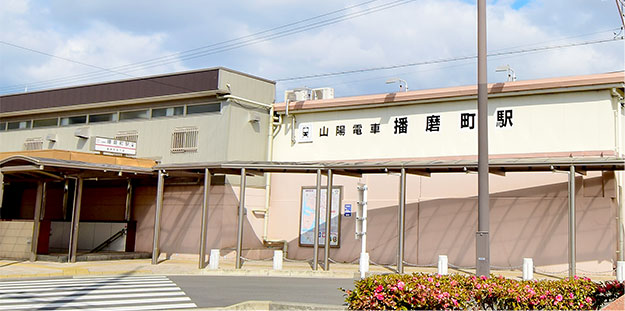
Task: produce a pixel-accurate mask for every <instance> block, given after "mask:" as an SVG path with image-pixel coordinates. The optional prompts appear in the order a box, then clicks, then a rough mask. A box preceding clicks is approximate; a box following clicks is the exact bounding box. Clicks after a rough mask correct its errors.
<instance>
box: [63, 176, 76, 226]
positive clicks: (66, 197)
mask: <svg viewBox="0 0 625 311" xmlns="http://www.w3.org/2000/svg"><path fill="white" fill-rule="evenodd" d="M74 189H75V188H74ZM68 201H69V179H67V178H66V179H65V185H64V186H63V220H67V203H68Z"/></svg>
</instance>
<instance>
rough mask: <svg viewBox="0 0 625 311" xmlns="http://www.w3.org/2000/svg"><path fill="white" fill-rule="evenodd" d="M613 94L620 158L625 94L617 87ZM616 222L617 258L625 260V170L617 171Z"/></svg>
mask: <svg viewBox="0 0 625 311" xmlns="http://www.w3.org/2000/svg"><path fill="white" fill-rule="evenodd" d="M612 96H613V97H615V98H616V111H615V112H616V124H615V127H614V131H615V135H614V136H615V137H614V138H615V139H616V140H617V141H616V144H615V146H616V155H617V156H618V157H620V158H622V157H623V155H624V154H625V153H624V150H623V148H624V147H623V138H624V137H623V130H624V129H623V106H622V105H623V104H625V102H623V103H622V101H623V96H621V94H620V93H619V92H618V91H617V89H616V88H613V89H612ZM615 175H616V177H617V178H616V204H617V211H616V223H617V242H616V243H617V245H616V258H617V261H625V245H624V239H625V228H624V224H623V220H624V219H625V211H624V207H623V203H624V202H623V201H624V200H625V191H624V190H625V172H616V174H615Z"/></svg>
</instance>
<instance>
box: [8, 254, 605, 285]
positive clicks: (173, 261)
mask: <svg viewBox="0 0 625 311" xmlns="http://www.w3.org/2000/svg"><path fill="white" fill-rule="evenodd" d="M160 259H161V260H160V261H159V263H158V264H157V265H152V264H151V260H150V259H129V260H109V261H89V262H77V263H58V262H46V261H36V262H29V261H13V260H0V279H7V278H10V279H17V278H44V277H61V276H65V277H69V276H96V275H99V276H101V275H150V274H157V275H246V276H282V277H284V276H293V277H319V278H352V279H358V278H359V275H360V274H359V272H358V264H347V263H332V264H330V271H324V270H322V269H321V267H320V268H319V269H318V270H317V271H313V270H312V268H311V264H310V263H309V262H306V261H290V260H289V261H284V262H283V269H282V270H273V269H272V266H273V264H272V262H271V261H262V260H258V261H255V260H250V261H244V264H243V267H242V268H241V269H235V268H234V260H233V259H231V258H226V259H223V258H222V259H220V265H219V269H217V270H210V269H209V268H208V267H206V268H204V269H198V262H197V256H190V255H177V256H176V255H174V256H171V257H170V258H169V259H166V258H165V257H164V256H162V257H161V258H160ZM392 268H393V267H388V268H387V267H381V266H377V265H371V266H370V273H371V274H386V273H394V272H395V271H394V270H392ZM413 272H425V273H436V268H433V267H432V268H430V267H410V266H407V267H405V273H413ZM449 272H450V273H468V274H472V273H475V270H472V269H466V270H465V269H462V270H460V269H451V268H450V269H449ZM492 273H493V274H495V275H503V276H505V277H509V278H516V279H520V278H521V275H522V271H520V270H512V271H511V270H493V271H492ZM581 275H584V276H588V277H590V278H591V279H593V280H597V281H599V280H610V279H615V277H614V276H613V275H607V274H594V275H593V274H581ZM566 276H567V275H566V274H557V275H546V274H540V273H534V277H535V278H539V279H542V278H557V277H562V278H563V277H566Z"/></svg>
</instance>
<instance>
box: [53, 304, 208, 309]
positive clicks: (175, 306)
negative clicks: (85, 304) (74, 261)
mask: <svg viewBox="0 0 625 311" xmlns="http://www.w3.org/2000/svg"><path fill="white" fill-rule="evenodd" d="M189 308H197V305H195V304H194V303H178V304H158V305H149V306H131V307H107V308H90V309H63V311H85V310H89V311H141V310H174V309H189Z"/></svg>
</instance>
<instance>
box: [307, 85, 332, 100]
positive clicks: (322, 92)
mask: <svg viewBox="0 0 625 311" xmlns="http://www.w3.org/2000/svg"><path fill="white" fill-rule="evenodd" d="M311 92H312V99H313V100H315V99H330V98H334V89H333V88H331V87H322V88H318V89H312V91H311Z"/></svg>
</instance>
